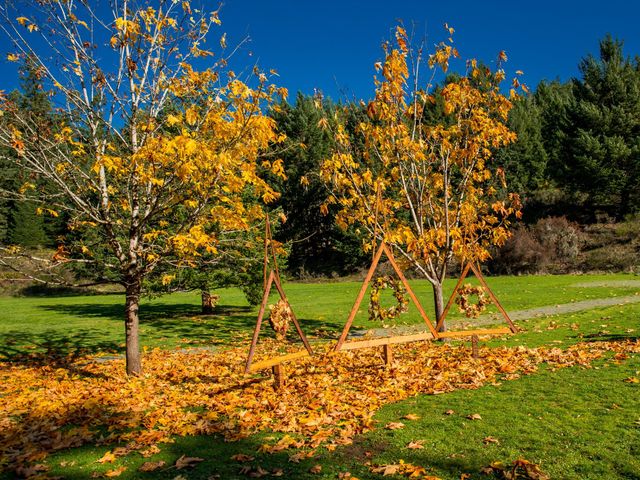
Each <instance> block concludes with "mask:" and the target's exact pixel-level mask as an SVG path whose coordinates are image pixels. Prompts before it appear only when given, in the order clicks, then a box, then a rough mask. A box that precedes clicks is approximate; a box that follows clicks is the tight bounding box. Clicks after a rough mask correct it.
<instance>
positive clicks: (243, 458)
mask: <svg viewBox="0 0 640 480" xmlns="http://www.w3.org/2000/svg"><path fill="white" fill-rule="evenodd" d="M255 458H256V457H252V456H251V455H246V454H244V453H236V454H235V455H233V456H232V457H231V460H235V461H236V462H252V461H254V460H255Z"/></svg>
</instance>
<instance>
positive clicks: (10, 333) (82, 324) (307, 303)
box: [0, 274, 640, 357]
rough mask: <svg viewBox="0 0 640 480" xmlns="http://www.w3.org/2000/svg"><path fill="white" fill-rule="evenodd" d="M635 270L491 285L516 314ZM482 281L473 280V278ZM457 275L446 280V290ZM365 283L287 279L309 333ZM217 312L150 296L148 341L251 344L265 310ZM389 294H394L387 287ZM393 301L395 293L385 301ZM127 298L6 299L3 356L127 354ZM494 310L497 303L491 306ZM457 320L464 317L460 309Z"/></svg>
mask: <svg viewBox="0 0 640 480" xmlns="http://www.w3.org/2000/svg"><path fill="white" fill-rule="evenodd" d="M637 278H638V277H637V276H633V275H624V274H618V275H584V276H571V275H558V276H520V277H491V278H488V283H489V285H490V286H491V288H492V290H494V292H495V294H496V295H497V297H498V298H499V299H500V301H501V303H502V304H503V305H504V307H505V308H506V309H507V310H508V311H512V310H519V309H527V308H534V307H540V306H545V305H555V304H561V303H568V302H572V301H580V300H585V299H593V298H608V297H613V296H623V295H631V294H635V293H637V292H638V291H639V290H640V289H639V288H637V287H603V286H593V287H577V286H575V285H576V284H581V283H585V282H587V283H593V284H594V285H597V284H602V283H603V282H615V281H626V280H633V279H637ZM474 280H475V279H473V280H470V281H471V282H472V283H473V281H474ZM411 284H412V288H414V290H415V292H416V295H417V296H418V298H419V299H420V301H421V303H422V304H423V307H424V309H425V311H426V312H427V314H428V315H429V316H430V317H431V318H432V320H433V314H432V311H433V300H432V293H431V286H430V285H429V284H428V283H427V282H426V281H423V280H417V281H412V282H411ZM454 284H455V280H453V279H451V280H448V281H447V282H446V284H445V295H448V294H450V292H451V291H452V290H453V286H454ZM359 288H360V283H358V282H340V283H286V284H285V291H286V293H287V296H288V297H289V299H290V302H291V305H292V307H293V309H294V311H295V313H296V315H297V317H298V318H299V319H300V321H301V324H302V326H303V329H304V330H305V332H307V333H308V334H310V335H311V336H313V335H314V334H318V335H320V336H324V335H326V334H328V335H330V336H331V335H335V332H339V331H340V330H341V329H342V327H343V325H344V322H345V321H346V317H347V315H348V312H349V310H350V309H351V307H352V305H353V302H354V300H355V297H356V295H357V292H358V290H359ZM218 293H219V294H220V296H221V299H220V304H219V307H218V310H217V313H216V314H214V315H201V314H200V306H199V301H200V299H199V295H198V294H196V293H185V294H173V295H167V296H163V297H159V298H154V299H145V300H144V301H143V303H142V306H141V308H140V315H141V343H142V345H143V346H147V347H156V346H160V347H165V348H172V347H176V346H178V347H188V346H194V345H201V346H219V345H223V344H226V343H229V342H231V341H245V339H246V337H247V336H248V335H250V333H251V331H252V329H253V327H254V326H255V321H256V316H257V308H256V307H250V306H249V305H248V304H247V302H246V300H245V298H244V295H243V294H242V293H241V292H240V291H239V290H237V289H225V290H221V291H219V292H218ZM387 294H388V297H391V295H390V294H389V293H388V292H387ZM383 300H385V301H386V302H388V303H389V304H391V300H389V298H387V299H384V298H383ZM367 306H368V297H365V300H364V301H363V303H362V305H361V307H360V310H359V313H358V315H357V316H356V320H355V322H354V328H371V327H379V326H380V324H379V323H373V322H371V321H369V320H368V319H367ZM123 311H124V297H123V296H122V295H118V294H111V295H86V296H59V297H0V345H1V346H0V357H2V356H5V357H11V356H13V355H15V354H16V353H19V352H23V351H24V349H25V347H26V348H37V349H44V350H47V351H62V352H66V351H81V350H82V349H85V348H86V349H89V350H90V351H91V352H94V353H95V352H122V351H123V347H124V344H123V338H124V322H123ZM488 311H489V312H491V311H494V310H493V307H491V308H489V309H488ZM451 317H452V318H456V317H457V318H461V314H460V313H458V311H457V307H456V306H455V305H454V307H453V308H452V309H451ZM419 322H421V319H420V318H419V316H418V313H417V311H416V309H415V307H413V305H410V308H409V312H408V313H407V314H405V315H403V316H402V317H401V318H400V321H399V322H398V323H399V324H413V323H419Z"/></svg>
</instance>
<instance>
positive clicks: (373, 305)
mask: <svg viewBox="0 0 640 480" xmlns="http://www.w3.org/2000/svg"><path fill="white" fill-rule="evenodd" d="M384 288H391V289H393V296H394V297H395V299H396V301H397V302H398V303H397V304H396V305H392V306H391V307H388V308H384V307H383V306H382V305H380V291H381V290H382V289H384ZM406 293H407V290H406V289H405V288H404V285H403V284H402V282H401V281H400V280H396V279H393V278H391V277H389V276H386V275H385V276H379V277H377V278H376V279H375V280H374V281H373V282H372V283H371V293H370V296H369V320H374V321H375V320H380V321H385V320H393V319H395V318H398V317H399V316H400V314H402V313H405V312H406V311H407V310H408V306H409V300H407V298H406V296H405V295H406Z"/></svg>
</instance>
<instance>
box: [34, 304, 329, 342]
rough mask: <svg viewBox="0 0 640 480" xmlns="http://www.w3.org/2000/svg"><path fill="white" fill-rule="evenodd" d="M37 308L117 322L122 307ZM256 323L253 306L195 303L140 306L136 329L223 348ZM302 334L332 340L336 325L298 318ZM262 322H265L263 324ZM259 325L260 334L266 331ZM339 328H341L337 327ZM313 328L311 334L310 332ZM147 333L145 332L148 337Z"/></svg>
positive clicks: (113, 305)
mask: <svg viewBox="0 0 640 480" xmlns="http://www.w3.org/2000/svg"><path fill="white" fill-rule="evenodd" d="M39 308H41V309H44V310H48V311H53V312H56V313H58V314H60V313H61V314H65V315H71V316H74V317H78V318H94V319H102V320H109V321H114V322H121V321H123V318H124V306H123V305H120V304H104V305H100V304H93V303H77V304H73V305H41V306H39ZM256 320H257V311H256V308H255V307H249V306H238V305H218V306H216V309H215V312H214V313H213V314H206V315H205V314H202V313H201V311H200V306H199V305H195V304H186V303H185V304H160V303H158V304H143V305H141V306H140V326H141V328H143V329H144V328H145V327H149V328H150V329H152V330H154V332H153V334H154V336H156V335H162V336H164V337H179V338H187V339H190V340H193V341H195V343H197V342H198V341H203V342H206V343H207V345H224V344H228V343H229V342H230V341H233V340H237V336H238V334H239V333H251V332H252V331H253V329H254V327H255V324H256ZM299 321H300V324H301V326H302V329H303V331H305V334H307V335H310V336H311V334H313V336H314V337H317V338H333V337H335V332H336V328H337V326H336V325H335V324H333V323H330V322H325V321H321V320H316V319H304V318H302V319H299ZM264 323H266V322H264ZM264 323H263V332H264V331H266V330H269V328H268V326H266V325H264ZM340 327H341V326H340ZM310 329H313V332H311V331H310ZM149 333H151V332H149V331H148V332H147V334H149Z"/></svg>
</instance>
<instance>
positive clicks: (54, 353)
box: [0, 330, 121, 376]
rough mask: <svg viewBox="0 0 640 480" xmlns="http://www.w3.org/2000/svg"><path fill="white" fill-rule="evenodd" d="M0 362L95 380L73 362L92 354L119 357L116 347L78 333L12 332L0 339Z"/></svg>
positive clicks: (96, 337) (111, 342) (91, 336)
mask: <svg viewBox="0 0 640 480" xmlns="http://www.w3.org/2000/svg"><path fill="white" fill-rule="evenodd" d="M0 339H1V340H2V343H0V360H4V361H9V362H11V363H17V364H21V365H30V366H38V367H41V366H45V365H46V366H49V367H52V368H64V369H67V370H69V371H71V372H73V373H76V374H78V375H82V376H95V374H93V373H89V372H87V371H85V370H84V369H83V368H82V367H81V366H78V364H77V361H78V360H79V359H81V358H83V357H85V356H87V355H90V354H95V353H99V352H101V353H120V351H121V348H120V347H119V345H118V344H117V343H115V342H113V341H111V340H107V339H105V338H104V337H102V336H100V335H99V334H96V333H92V332H87V331H78V332H75V333H67V332H61V331H59V330H45V331H44V332H39V333H28V332H24V331H20V330H13V331H10V332H7V333H5V334H3V335H2V336H0Z"/></svg>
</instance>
